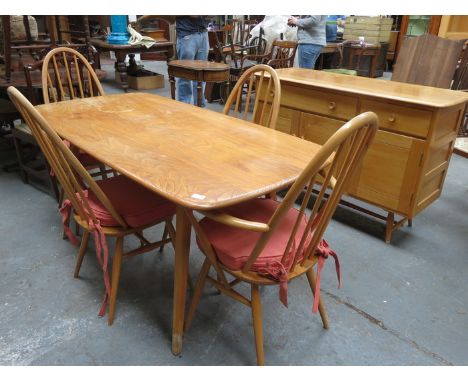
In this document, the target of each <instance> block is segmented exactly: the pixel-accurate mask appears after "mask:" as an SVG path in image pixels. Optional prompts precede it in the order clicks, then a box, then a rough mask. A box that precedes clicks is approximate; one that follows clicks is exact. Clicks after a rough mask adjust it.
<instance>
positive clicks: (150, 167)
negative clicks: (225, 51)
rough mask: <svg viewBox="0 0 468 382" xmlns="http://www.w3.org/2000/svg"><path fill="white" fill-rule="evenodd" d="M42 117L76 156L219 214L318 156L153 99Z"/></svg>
mask: <svg viewBox="0 0 468 382" xmlns="http://www.w3.org/2000/svg"><path fill="white" fill-rule="evenodd" d="M37 109H38V110H39V112H40V113H41V114H42V115H43V116H44V118H45V119H46V120H47V121H48V122H49V124H50V125H51V127H52V128H53V129H55V130H56V131H57V132H58V133H59V134H60V135H61V136H62V137H63V138H66V139H67V140H69V141H70V142H71V143H72V144H74V145H75V146H77V147H78V148H80V149H82V150H84V151H86V152H88V153H90V154H91V155H93V156H94V157H96V158H97V159H99V160H100V161H102V162H103V163H105V164H107V165H109V166H111V167H113V168H114V169H116V170H117V171H119V172H121V173H122V174H124V175H126V176H128V177H130V178H131V179H133V180H135V181H136V182H138V183H140V184H142V185H143V186H145V187H147V188H149V189H151V190H153V191H155V192H157V193H158V194H160V195H162V196H164V197H166V198H168V199H170V200H172V201H174V202H176V203H177V204H180V205H182V206H185V207H189V208H193V209H212V208H220V207H224V206H227V205H231V204H235V203H237V202H240V201H243V200H247V199H250V198H253V197H256V196H259V195H264V194H267V193H269V192H271V191H274V190H276V189H278V188H281V187H284V186H287V185H289V184H291V183H292V182H293V181H294V180H295V179H296V178H297V176H298V175H299V174H300V172H301V171H302V170H303V169H304V168H305V166H306V164H307V163H308V161H309V160H310V159H311V158H312V157H313V156H314V154H315V153H316V152H317V151H318V149H319V148H320V146H319V145H317V144H314V143H312V142H308V141H305V140H300V139H298V138H295V137H292V136H290V135H287V134H284V133H281V132H278V131H274V130H272V129H268V128H266V127H263V126H259V125H256V124H253V123H249V122H246V121H242V120H239V119H236V118H233V117H229V116H226V115H223V114H220V113H216V112H213V111H209V110H206V109H200V108H197V107H194V106H192V105H188V104H184V103H182V102H177V101H173V100H171V99H168V98H163V97H159V96H156V95H151V94H143V93H132V94H117V95H110V96H105V97H94V98H89V99H83V100H73V101H69V102H60V103H57V104H49V105H40V106H37ZM83 127H86V129H84V128H83Z"/></svg>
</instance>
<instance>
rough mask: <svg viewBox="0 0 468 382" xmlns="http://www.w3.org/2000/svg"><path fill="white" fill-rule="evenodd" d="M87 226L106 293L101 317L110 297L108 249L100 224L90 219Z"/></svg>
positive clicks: (100, 312)
mask: <svg viewBox="0 0 468 382" xmlns="http://www.w3.org/2000/svg"><path fill="white" fill-rule="evenodd" d="M88 225H89V226H90V227H91V228H92V230H93V235H94V244H95V246H96V257H97V259H98V262H99V265H100V266H101V268H102V273H103V277H104V286H105V288H106V291H105V292H104V298H103V300H102V304H101V309H100V310H99V317H102V316H104V315H105V314H106V306H107V299H108V298H109V297H110V290H111V287H110V281H109V272H108V270H107V266H108V263H109V247H108V246H107V241H106V235H105V234H104V232H103V231H102V227H101V223H100V222H99V220H97V221H96V222H93V221H92V220H91V219H89V220H88ZM101 253H102V256H101Z"/></svg>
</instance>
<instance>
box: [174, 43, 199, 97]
mask: <svg viewBox="0 0 468 382" xmlns="http://www.w3.org/2000/svg"><path fill="white" fill-rule="evenodd" d="M196 40H197V39H196V34H191V35H187V36H185V37H183V38H178V39H177V45H176V49H177V59H179V60H194V59H195V55H196V53H197V42H196ZM195 94H196V93H195ZM195 98H196V95H195ZM176 99H177V100H178V101H182V102H185V103H191V102H192V81H189V80H185V79H183V78H177V97H176Z"/></svg>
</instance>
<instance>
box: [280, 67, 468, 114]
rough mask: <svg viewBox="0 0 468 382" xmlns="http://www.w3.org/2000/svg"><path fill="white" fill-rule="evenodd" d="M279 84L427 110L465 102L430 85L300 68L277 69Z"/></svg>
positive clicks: (457, 94) (462, 96) (467, 97)
mask: <svg viewBox="0 0 468 382" xmlns="http://www.w3.org/2000/svg"><path fill="white" fill-rule="evenodd" d="M277 73H278V75H279V77H280V79H281V82H282V83H283V82H287V83H290V84H294V83H296V84H298V85H306V86H308V87H309V88H312V87H317V88H320V89H328V90H336V91H339V92H341V93H344V94H346V93H351V94H356V95H364V96H370V97H373V98H381V99H384V100H394V101H402V102H409V103H412V104H415V105H423V106H429V107H449V106H454V105H457V104H459V103H462V102H467V101H468V94H466V93H463V92H454V91H451V90H445V89H439V88H434V87H430V86H420V85H413V84H406V83H402V82H396V81H386V80H379V79H373V78H365V77H355V76H345V75H342V74H337V73H328V72H323V71H319V70H304V69H300V68H287V69H278V70H277Z"/></svg>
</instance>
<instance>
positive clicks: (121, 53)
mask: <svg viewBox="0 0 468 382" xmlns="http://www.w3.org/2000/svg"><path fill="white" fill-rule="evenodd" d="M91 43H92V44H93V46H94V47H95V48H96V49H97V50H98V51H99V52H114V53H115V60H116V62H115V69H116V70H117V71H118V72H119V74H120V81H121V86H122V89H124V90H125V91H127V89H128V83H127V69H128V68H127V65H126V64H125V57H127V54H128V55H129V57H130V61H129V66H130V67H132V66H133V67H135V66H136V62H135V53H141V52H147V53H148V52H157V53H161V54H164V55H165V56H166V58H167V59H169V58H171V57H172V56H173V55H174V45H175V44H174V43H173V42H157V43H156V44H154V45H153V46H151V47H149V48H146V47H145V46H144V45H130V44H123V45H117V44H109V43H108V42H107V41H105V40H101V39H98V38H92V39H91Z"/></svg>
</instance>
